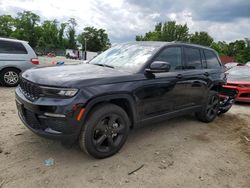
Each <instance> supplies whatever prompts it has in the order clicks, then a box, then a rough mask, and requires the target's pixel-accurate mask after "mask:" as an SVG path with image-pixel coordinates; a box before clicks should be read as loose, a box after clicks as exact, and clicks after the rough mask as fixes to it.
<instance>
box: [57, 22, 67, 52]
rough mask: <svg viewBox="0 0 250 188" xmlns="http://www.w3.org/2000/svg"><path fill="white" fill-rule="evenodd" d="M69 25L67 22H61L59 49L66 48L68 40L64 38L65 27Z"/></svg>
mask: <svg viewBox="0 0 250 188" xmlns="http://www.w3.org/2000/svg"><path fill="white" fill-rule="evenodd" d="M66 27H67V23H61V25H60V28H59V34H58V43H59V49H65V48H66V43H67V40H66V39H65V38H64V33H65V29H66Z"/></svg>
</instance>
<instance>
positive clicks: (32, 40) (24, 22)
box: [11, 11, 40, 47]
mask: <svg viewBox="0 0 250 188" xmlns="http://www.w3.org/2000/svg"><path fill="white" fill-rule="evenodd" d="M17 15H18V16H17V18H16V19H15V28H16V29H15V31H14V32H13V33H12V34H11V36H12V37H14V38H17V39H21V40H26V41H29V44H30V45H31V46H32V47H35V46H36V44H37V41H38V39H39V38H40V36H39V32H37V31H38V30H39V26H38V23H39V21H40V17H39V16H38V15H36V14H34V13H32V12H30V11H24V12H22V13H20V12H19V13H17Z"/></svg>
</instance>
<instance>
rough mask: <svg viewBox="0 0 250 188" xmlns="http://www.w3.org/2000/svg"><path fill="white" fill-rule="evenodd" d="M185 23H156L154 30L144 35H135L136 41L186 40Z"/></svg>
mask: <svg viewBox="0 0 250 188" xmlns="http://www.w3.org/2000/svg"><path fill="white" fill-rule="evenodd" d="M188 30H189V29H188V27H187V25H186V24H185V25H181V24H176V22H175V21H169V22H165V23H158V24H156V26H155V30H154V31H152V32H151V31H150V32H147V33H145V35H144V36H136V41H167V42H171V41H182V42H187V41H188V36H189V35H188Z"/></svg>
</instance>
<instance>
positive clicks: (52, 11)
mask: <svg viewBox="0 0 250 188" xmlns="http://www.w3.org/2000/svg"><path fill="white" fill-rule="evenodd" d="M23 10H29V11H32V12H34V13H36V14H38V15H39V16H40V17H41V20H48V19H50V20H51V19H57V20H58V21H60V22H65V21H67V20H68V19H69V18H71V17H73V18H75V19H76V20H77V23H78V26H77V32H78V33H79V32H81V31H82V30H83V28H84V27H86V26H94V27H97V28H104V29H106V30H107V33H108V35H109V38H110V40H111V42H112V43H119V42H127V41H134V40H135V36H136V35H142V34H144V33H145V32H148V31H152V30H154V26H155V24H156V23H158V22H165V21H173V20H175V21H176V22H177V23H179V24H185V23H186V24H187V25H188V27H189V29H190V33H192V32H195V31H207V32H208V33H209V34H210V35H211V36H212V37H213V38H214V39H215V40H216V41H219V40H220V41H226V42H230V41H234V40H237V39H244V38H246V37H247V38H250V0H0V15H2V14H10V15H12V16H16V13H17V12H21V11H23Z"/></svg>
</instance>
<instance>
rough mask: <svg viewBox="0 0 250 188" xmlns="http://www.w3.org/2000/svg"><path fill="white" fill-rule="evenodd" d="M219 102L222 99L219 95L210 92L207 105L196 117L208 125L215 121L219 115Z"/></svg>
mask: <svg viewBox="0 0 250 188" xmlns="http://www.w3.org/2000/svg"><path fill="white" fill-rule="evenodd" d="M219 102H220V98H219V96H218V93H217V92H215V91H210V94H209V96H208V99H207V101H206V103H205V104H204V105H203V107H202V109H201V111H200V112H197V113H196V117H197V118H198V119H199V120H200V121H203V122H206V123H208V122H211V121H213V120H214V119H215V118H216V116H217V114H218V110H219Z"/></svg>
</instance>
